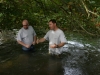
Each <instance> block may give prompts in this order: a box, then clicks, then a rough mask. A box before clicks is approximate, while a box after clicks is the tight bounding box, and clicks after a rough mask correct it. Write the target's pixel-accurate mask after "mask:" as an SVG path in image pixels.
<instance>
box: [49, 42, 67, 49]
mask: <svg viewBox="0 0 100 75" xmlns="http://www.w3.org/2000/svg"><path fill="white" fill-rule="evenodd" d="M65 44H66V43H60V44H58V45H57V44H54V45H51V46H50V47H51V48H60V47H63V46H64V45H65Z"/></svg>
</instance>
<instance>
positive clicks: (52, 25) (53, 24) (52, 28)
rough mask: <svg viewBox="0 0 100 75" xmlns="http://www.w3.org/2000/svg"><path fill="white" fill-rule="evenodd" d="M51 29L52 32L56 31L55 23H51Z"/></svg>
mask: <svg viewBox="0 0 100 75" xmlns="http://www.w3.org/2000/svg"><path fill="white" fill-rule="evenodd" d="M49 27H50V30H54V29H55V23H52V22H49Z"/></svg>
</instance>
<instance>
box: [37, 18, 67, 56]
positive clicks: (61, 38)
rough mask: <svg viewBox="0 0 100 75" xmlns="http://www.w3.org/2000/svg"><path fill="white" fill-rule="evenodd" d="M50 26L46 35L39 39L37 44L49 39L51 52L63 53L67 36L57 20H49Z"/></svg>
mask: <svg viewBox="0 0 100 75" xmlns="http://www.w3.org/2000/svg"><path fill="white" fill-rule="evenodd" d="M49 27H50V30H49V31H48V32H47V33H46V35H45V36H44V37H43V38H41V39H37V44H38V43H40V42H44V41H45V40H48V41H49V53H50V54H56V55H59V54H61V53H62V47H63V46H64V45H65V43H66V42H67V40H66V37H65V35H64V33H63V31H62V30H61V29H59V28H58V27H57V25H56V20H54V19H51V20H50V21H49Z"/></svg>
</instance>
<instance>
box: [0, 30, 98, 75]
mask: <svg viewBox="0 0 100 75" xmlns="http://www.w3.org/2000/svg"><path fill="white" fill-rule="evenodd" d="M65 34H66V38H67V40H68V44H66V45H65V46H64V47H63V53H62V54H61V55H60V57H58V56H56V55H49V54H48V42H44V43H41V44H38V45H36V46H35V52H24V51H22V50H21V46H20V45H18V44H17V42H16V41H8V42H7V43H4V44H1V45H0V75H100V46H99V45H100V39H99V38H94V37H89V36H85V34H80V33H74V32H73V33H72V32H65Z"/></svg>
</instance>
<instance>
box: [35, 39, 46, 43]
mask: <svg viewBox="0 0 100 75" xmlns="http://www.w3.org/2000/svg"><path fill="white" fill-rule="evenodd" d="M45 40H46V39H45V38H41V39H38V38H37V41H36V42H37V44H38V43H42V42H44V41H45Z"/></svg>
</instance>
